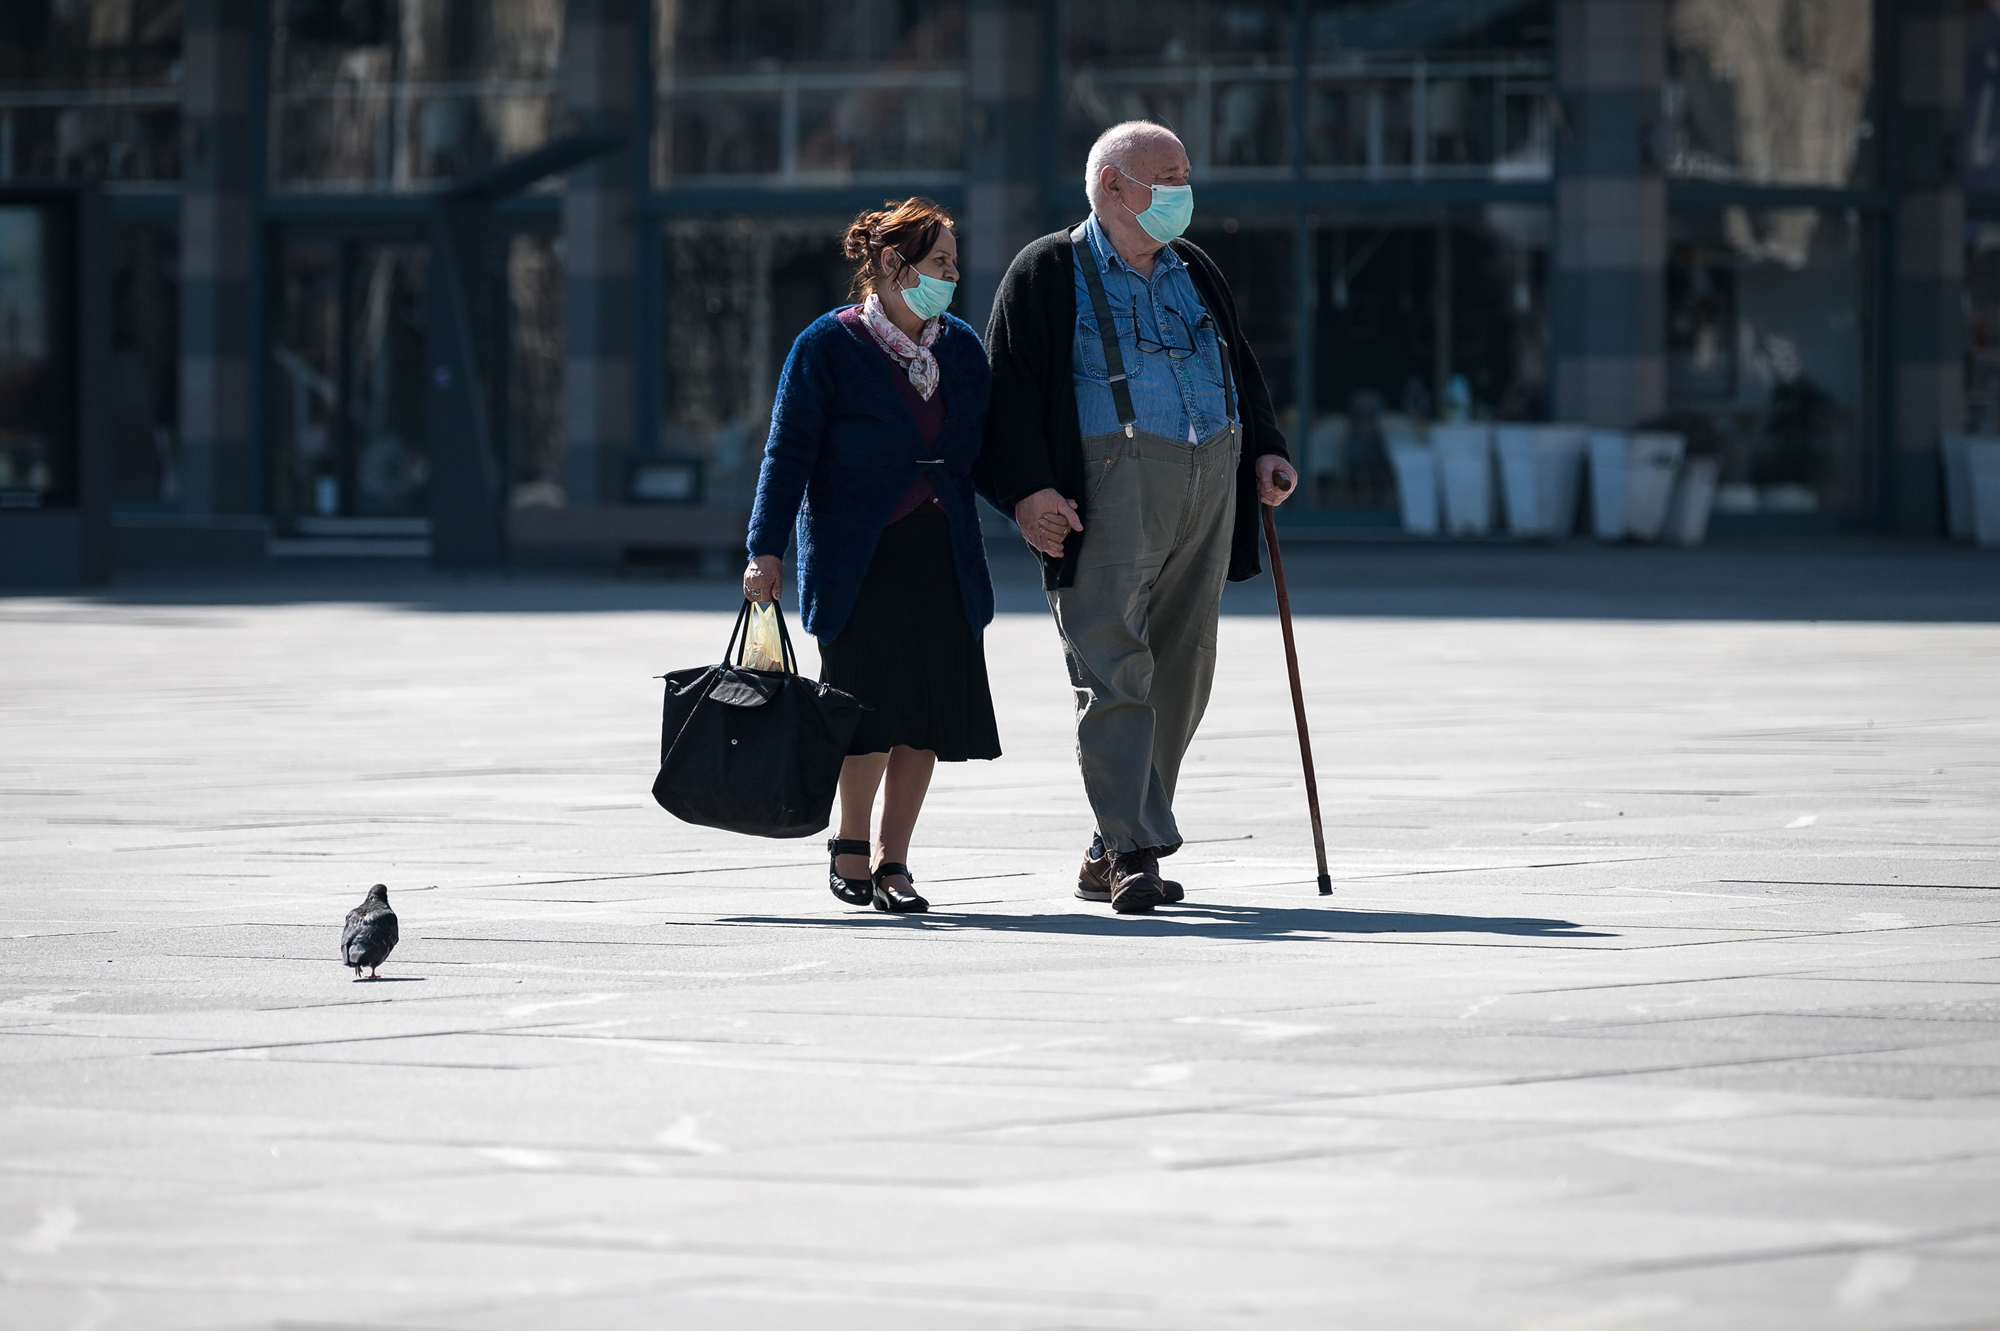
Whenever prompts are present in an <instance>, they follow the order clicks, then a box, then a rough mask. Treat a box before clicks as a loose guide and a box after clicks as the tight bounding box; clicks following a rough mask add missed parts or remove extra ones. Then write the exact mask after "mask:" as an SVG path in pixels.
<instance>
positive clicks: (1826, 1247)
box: [1578, 1223, 2000, 1280]
mask: <svg viewBox="0 0 2000 1331" xmlns="http://www.w3.org/2000/svg"><path fill="white" fill-rule="evenodd" d="M1987 1234H2000V1223H1994V1224H1982V1225H1965V1226H1961V1227H1959V1228H1956V1229H1944V1230H1932V1231H1929V1232H1927V1233H1919V1234H1907V1235H1904V1236H1902V1237H1901V1238H1893V1239H1873V1240H1870V1239H1848V1240H1832V1241H1829V1242H1826V1243H1807V1244H1798V1245H1795V1246H1791V1247H1784V1248H1760V1249H1754V1250H1750V1251H1745V1252H1726V1253H1712V1254H1707V1255H1690V1256H1686V1257H1662V1258H1656V1259H1652V1260H1648V1261H1636V1262H1621V1263H1617V1264H1615V1265H1609V1266H1601V1267H1595V1268H1590V1269H1586V1270H1584V1271H1581V1272H1579V1273H1578V1275H1579V1277H1580V1278H1581V1279H1584V1280H1615V1279H1619V1278H1621V1277H1624V1276H1634V1275H1657V1274H1662V1273H1665V1272H1669V1271H1699V1270H1706V1269H1709V1268H1713V1267H1717V1266H1742V1265H1748V1264H1753V1263H1757V1262H1788V1261H1798V1260H1801V1259H1806V1258H1813V1257H1845V1256H1851V1255H1855V1254H1859V1253H1870V1252H1886V1251H1893V1250H1895V1249H1898V1248H1911V1247H1917V1246H1920V1245H1923V1244H1929V1243H1952V1242H1957V1241H1959V1240H1962V1239H1968V1238H1978V1237H1981V1236H1983V1235H1987Z"/></svg>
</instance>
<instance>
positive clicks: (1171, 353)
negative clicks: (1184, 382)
mask: <svg viewBox="0 0 2000 1331" xmlns="http://www.w3.org/2000/svg"><path fill="white" fill-rule="evenodd" d="M1163 308H1165V310H1166V312H1167V313H1168V314H1171V315H1173V316H1174V318H1176V319H1178V320H1180V324H1181V331H1182V332H1184V333H1186V334H1187V345H1186V346H1184V347H1183V346H1176V345H1175V344H1174V343H1172V342H1155V341H1154V340H1153V339H1152V338H1149V337H1147V336H1146V335H1145V334H1144V333H1143V332H1141V331H1140V330H1139V312H1138V311H1137V310H1134V311H1132V340H1133V341H1135V342H1137V343H1138V344H1139V350H1140V351H1143V352H1146V353H1148V354H1150V353H1152V352H1156V351H1164V352H1166V353H1167V359H1169V360H1186V359H1187V358H1188V357H1190V356H1192V355H1194V352H1195V345H1194V327H1193V325H1191V324H1189V323H1188V320H1187V316H1186V315H1185V314H1182V313H1181V312H1180V311H1179V310H1177V309H1175V308H1174V307H1173V306H1171V305H1168V306H1165V307H1163ZM1207 317H1208V316H1207V315H1203V316H1202V318H1203V320H1204V321H1206V319H1207ZM1162 331H1163V332H1165V334H1166V336H1168V337H1171V336H1173V334H1172V332H1171V331H1169V330H1165V329H1163V330H1162Z"/></svg>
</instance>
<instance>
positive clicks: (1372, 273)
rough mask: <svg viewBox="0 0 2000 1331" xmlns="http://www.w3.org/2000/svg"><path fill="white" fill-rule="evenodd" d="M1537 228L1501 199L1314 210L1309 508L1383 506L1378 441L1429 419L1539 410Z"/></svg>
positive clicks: (1544, 250) (1542, 311)
mask: <svg viewBox="0 0 2000 1331" xmlns="http://www.w3.org/2000/svg"><path fill="white" fill-rule="evenodd" d="M1548 229H1549V223H1548V212H1547V210H1546V209H1544V208H1541V207H1535V206H1528V205H1514V204H1507V205H1495V206H1492V207H1488V208H1485V209H1482V210H1479V211H1477V212H1455V213H1449V214H1435V215H1429V216H1408V215H1405V216H1400V217H1399V216H1395V215H1386V216H1384V215H1375V216H1370V215H1366V214H1355V215H1351V216H1344V217H1342V216H1329V217H1325V218H1322V219H1320V225H1319V229H1318V232H1317V234H1316V237H1315V243H1316V245H1317V247H1318V248H1317V256H1316V257H1317V267H1318V273H1319V276H1318V284H1317V302H1318V303H1317V308H1318V324H1317V329H1316V338H1315V346H1316V357H1315V359H1316V362H1317V364H1316V366H1315V377H1314V383H1313V397H1314V401H1315V403H1316V404H1317V405H1316V409H1315V413H1314V418H1313V423H1312V428H1311V430H1309V431H1308V432H1307V435H1306V439H1305V441H1304V442H1305V448H1304V451H1303V455H1302V458H1303V460H1302V465H1301V470H1302V471H1303V472H1304V473H1305V476H1306V486H1307V494H1306V497H1307V499H1308V500H1309V502H1310V503H1311V504H1312V505H1313V506H1314V507H1317V508H1326V509H1340V510H1352V511H1361V512H1380V511H1386V510H1391V509H1393V508H1394V507H1395V505H1396V491H1395V480H1394V477H1393V475H1392V474H1391V472H1390V467H1389V450H1390V448H1391V447H1392V446H1393V445H1395V444H1397V443H1399V442H1409V443H1418V442H1421V441H1422V440H1423V439H1424V438H1425V437H1426V435H1427V432H1428V430H1429V428H1430V426H1431V424H1432V423H1433V422H1436V421H1440V420H1467V419H1471V420H1544V419H1546V418H1547V416H1548V380H1549V310H1548V245H1549V240H1548Z"/></svg>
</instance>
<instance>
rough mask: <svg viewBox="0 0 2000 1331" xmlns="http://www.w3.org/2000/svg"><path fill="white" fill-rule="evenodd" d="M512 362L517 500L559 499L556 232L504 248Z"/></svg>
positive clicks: (512, 466) (509, 426) (511, 445)
mask: <svg viewBox="0 0 2000 1331" xmlns="http://www.w3.org/2000/svg"><path fill="white" fill-rule="evenodd" d="M506 264H507V274H506V286H507V292H506V297H507V311H508V314H507V328H508V337H507V364H506V371H505V373H506V392H505V407H506V409H505V410H504V411H503V412H501V413H500V426H501V429H500V433H501V435H502V441H503V447H504V448H505V451H506V455H507V458H508V461H509V468H508V469H509V473H510V475H511V476H512V478H513V493H512V502H513V503H514V504H515V505H517V506H528V505H534V504H560V503H562V499H563V491H562V446H563V444H562V263H561V261H560V260H559V259H558V258H557V257H556V238H555V235H554V234H553V233H552V232H543V231H525V232H518V233H516V234H515V235H513V236H510V237H509V238H508V240H507V253H506Z"/></svg>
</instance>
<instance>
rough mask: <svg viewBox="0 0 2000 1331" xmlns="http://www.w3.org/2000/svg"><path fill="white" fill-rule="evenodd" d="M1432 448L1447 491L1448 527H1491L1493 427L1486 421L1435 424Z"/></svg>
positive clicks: (1474, 531) (1465, 530) (1466, 531)
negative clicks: (1478, 422) (1480, 423)
mask: <svg viewBox="0 0 2000 1331" xmlns="http://www.w3.org/2000/svg"><path fill="white" fill-rule="evenodd" d="M1431 451H1432V452H1433V453H1435V454H1436V455H1437V469H1438V481H1439V485H1440V487H1441V488H1442V490H1443V493H1444V525H1445V529H1446V530H1447V531H1449V532H1451V533H1452V534H1453V535H1455V536H1476V535H1479V534H1480V533H1482V532H1487V531H1491V530H1492V529H1493V431H1492V430H1490V429H1489V428H1487V427H1486V426H1484V425H1438V426H1434V427H1432V429H1431Z"/></svg>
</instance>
